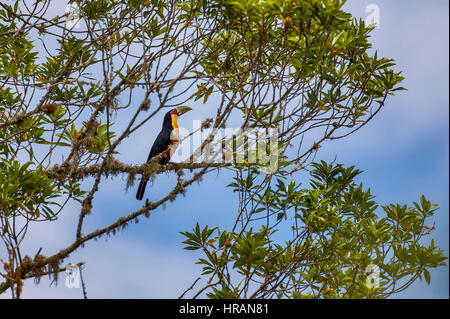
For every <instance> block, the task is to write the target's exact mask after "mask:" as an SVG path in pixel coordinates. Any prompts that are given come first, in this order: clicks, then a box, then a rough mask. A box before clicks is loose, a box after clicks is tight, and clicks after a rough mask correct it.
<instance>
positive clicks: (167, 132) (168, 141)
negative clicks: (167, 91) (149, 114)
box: [136, 105, 192, 200]
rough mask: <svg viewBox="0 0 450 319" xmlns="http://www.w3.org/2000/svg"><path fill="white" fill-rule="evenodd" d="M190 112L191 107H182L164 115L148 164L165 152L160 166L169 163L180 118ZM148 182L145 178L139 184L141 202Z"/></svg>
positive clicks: (173, 150) (137, 194) (138, 193)
mask: <svg viewBox="0 0 450 319" xmlns="http://www.w3.org/2000/svg"><path fill="white" fill-rule="evenodd" d="M190 110H192V108H190V107H189V106H185V105H182V106H178V107H176V108H173V109H171V110H170V111H169V112H167V113H166V114H165V115H164V120H163V125H162V129H161V132H159V134H158V136H157V137H156V140H155V142H154V143H153V146H152V148H151V150H150V154H148V158H147V163H148V162H149V161H150V160H151V159H152V157H154V156H157V155H159V154H161V153H163V152H164V154H162V157H161V159H160V160H159V164H161V165H165V164H167V163H168V162H169V160H170V158H171V157H172V155H173V153H174V152H175V148H176V145H174V146H172V145H173V144H175V143H177V142H178V116H180V115H183V114H184V113H186V112H189V111H190ZM147 181H148V179H144V178H143V179H142V180H141V182H140V183H139V187H138V190H137V192H136V199H138V200H141V199H142V197H143V196H144V192H145V187H146V186H147Z"/></svg>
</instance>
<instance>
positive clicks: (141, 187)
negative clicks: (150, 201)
mask: <svg viewBox="0 0 450 319" xmlns="http://www.w3.org/2000/svg"><path fill="white" fill-rule="evenodd" d="M145 186H147V181H146V180H141V182H140V183H139V187H138V190H137V192H136V199H138V200H141V199H142V198H143V197H144V192H145Z"/></svg>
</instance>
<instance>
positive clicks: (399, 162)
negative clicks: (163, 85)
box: [23, 0, 449, 298]
mask: <svg viewBox="0 0 450 319" xmlns="http://www.w3.org/2000/svg"><path fill="white" fill-rule="evenodd" d="M371 3H373V4H376V5H378V7H379V8H380V28H379V29H377V30H375V31H374V32H373V37H372V43H373V46H374V48H376V49H377V51H378V53H379V55H382V56H386V57H391V58H394V59H395V60H396V62H397V65H398V66H397V68H398V70H402V71H403V72H404V76H405V77H406V80H405V82H404V84H403V86H405V87H406V88H407V89H408V91H405V92H401V93H399V94H398V95H397V96H395V97H392V98H390V99H389V100H388V102H387V105H386V107H385V108H384V110H383V111H382V112H381V113H380V114H378V116H377V117H375V118H374V119H373V120H372V121H371V122H370V123H369V124H368V125H367V126H366V127H365V128H363V129H362V130H360V131H358V132H357V133H356V134H354V135H351V136H349V137H348V138H346V139H342V140H337V141H332V142H329V143H328V144H324V145H323V147H322V148H321V149H320V151H319V153H318V155H317V159H318V160H321V159H323V160H332V159H334V157H337V161H338V162H340V163H343V164H344V165H355V166H356V167H357V168H359V169H360V170H362V171H364V173H363V174H362V175H361V177H360V180H361V181H362V182H363V183H364V185H365V187H370V188H371V190H372V193H373V194H374V195H376V196H377V198H376V199H377V201H378V203H380V204H387V203H401V204H410V203H411V202H412V201H418V200H419V197H420V195H421V194H425V195H426V197H427V198H428V199H429V200H431V201H432V202H433V203H438V204H439V205H440V209H439V211H438V213H437V214H436V216H435V218H434V222H435V227H436V231H435V233H434V238H435V241H436V244H437V245H438V246H439V247H441V248H442V249H444V251H445V254H446V256H448V251H449V247H448V231H449V219H448V216H449V197H448V191H449V170H448V166H449V133H448V128H449V127H448V125H449V120H448V118H449V96H448V85H449V83H448V81H449V80H448V79H449V74H448V73H449V66H448V58H449V57H448V1H446V0H433V1H427V2H424V1H411V0H408V1H407V0H395V1H394V0H389V1H388V0H384V1H361V0H350V1H348V2H347V4H346V6H345V9H346V10H347V11H348V12H351V13H352V14H354V15H355V16H358V17H362V18H365V17H366V16H367V15H368V13H366V11H365V8H366V6H367V5H368V4H371ZM199 112H201V111H199ZM191 113H192V114H191V115H190V116H192V118H194V117H195V116H197V117H198V116H199V114H201V113H197V114H196V113H195V109H194V111H193V112H191ZM192 118H189V117H186V119H185V120H186V121H189V120H191V119H192ZM151 125H152V124H151V123H148V125H145V126H144V127H142V128H141V129H140V130H139V132H138V135H139V134H140V137H139V136H136V137H134V138H133V141H131V140H130V139H128V140H126V141H125V144H124V145H123V147H122V148H121V149H120V151H121V152H122V154H121V160H123V161H128V162H129V163H135V164H138V163H141V162H143V161H144V160H145V159H146V157H147V154H148V148H149V147H150V145H151V143H152V141H153V139H154V136H153V133H155V134H156V132H153V131H152V130H150V129H149V128H151V127H152V126H151ZM149 132H152V134H150V133H149ZM131 150H133V151H131ZM230 180H231V176H230V174H229V172H227V171H226V170H222V171H221V172H220V173H219V174H216V173H213V174H210V175H208V176H207V177H206V178H204V179H203V181H202V182H201V183H200V184H195V185H193V186H192V187H191V188H190V189H189V190H188V192H187V194H186V196H185V197H182V196H181V197H178V198H177V199H176V201H175V202H173V203H170V204H169V205H167V207H166V208H165V209H162V208H161V209H158V210H156V211H154V212H152V213H151V217H150V218H149V219H145V218H141V219H140V222H139V223H138V224H136V225H130V226H129V227H128V228H127V229H125V230H124V231H122V232H120V233H119V234H118V235H116V236H113V237H110V238H107V239H106V238H104V237H103V238H101V239H99V240H97V241H94V242H89V243H88V244H87V245H86V247H85V248H83V249H79V250H78V251H77V252H76V253H74V254H73V255H72V256H71V258H70V259H68V260H66V262H73V263H76V262H79V261H83V262H85V263H86V265H85V269H84V271H83V278H84V279H85V281H86V283H87V293H88V296H89V297H92V298H94V297H97V298H123V297H124V298H176V297H178V296H179V295H180V294H181V293H182V291H184V290H185V289H186V288H187V287H189V286H190V285H191V284H192V282H193V280H195V278H197V277H198V275H199V273H200V270H201V268H200V267H199V266H198V265H195V264H194V262H195V260H196V257H198V256H199V255H198V254H196V252H192V251H186V250H183V249H182V244H181V241H182V240H183V237H182V236H181V235H180V234H179V232H180V231H186V230H190V229H192V228H193V227H194V225H195V224H196V222H197V221H198V222H199V223H200V224H201V225H205V224H208V225H221V227H223V228H229V226H230V225H231V223H232V222H233V221H234V214H235V206H234V205H235V197H234V196H235V195H234V194H233V193H232V192H231V190H230V189H228V188H226V185H227V184H228V183H229V182H230ZM173 181H174V180H173V178H172V177H169V175H166V174H162V175H161V176H159V177H158V178H157V179H156V180H155V185H157V186H158V187H157V188H156V187H153V188H148V189H147V192H148V193H146V196H147V195H148V197H149V199H150V200H152V199H156V198H158V196H159V195H161V194H163V190H167V189H169V187H170V186H172V185H173ZM124 184H125V180H124V178H121V177H115V178H113V179H111V178H110V179H107V180H106V181H105V182H104V183H103V184H102V191H101V192H100V193H99V194H98V196H97V198H96V199H95V201H94V203H93V204H94V213H93V214H92V215H90V216H89V217H88V219H87V229H86V231H85V232H87V231H88V230H89V229H91V230H93V229H96V228H98V227H99V225H103V224H106V223H108V222H111V221H113V220H115V219H117V218H118V217H119V216H121V215H125V214H128V213H129V212H131V211H134V210H136V209H138V208H139V207H140V202H137V201H136V200H135V199H134V190H131V191H130V192H128V193H125V192H124ZM78 211H79V208H78V207H75V206H73V207H69V209H68V210H66V213H65V214H64V215H63V216H61V218H60V220H59V221H58V222H57V223H54V224H52V225H39V226H38V227H36V228H35V229H34V230H32V232H31V233H30V236H31V237H30V238H29V241H28V242H27V247H28V248H29V249H32V251H35V250H37V249H38V248H39V247H44V251H43V252H42V253H43V254H44V255H45V254H46V252H48V254H50V253H53V252H54V251H56V250H57V249H59V248H61V247H62V246H63V245H64V244H69V243H70V241H71V240H73V236H74V226H73V225H74V223H75V222H76V218H77V215H78ZM65 277H66V276H65V274H61V276H60V279H59V282H58V285H57V286H55V285H53V286H50V287H49V281H48V280H47V279H45V278H43V279H42V281H41V284H40V285H38V286H36V285H35V284H34V283H33V281H27V282H26V284H25V288H24V292H23V297H24V298H26V297H41V298H81V297H82V292H81V290H80V289H69V288H66V286H65V285H64V280H65ZM199 284H201V282H200V283H199ZM396 297H400V298H448V266H447V267H442V268H441V269H439V270H433V271H431V285H429V286H428V285H427V284H426V283H425V282H416V283H415V284H414V285H413V286H412V287H411V288H410V289H409V290H407V291H405V292H403V293H401V294H399V295H397V296H396Z"/></svg>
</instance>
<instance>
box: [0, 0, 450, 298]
mask: <svg viewBox="0 0 450 319" xmlns="http://www.w3.org/2000/svg"><path fill="white" fill-rule="evenodd" d="M344 3H345V1H343V0H303V1H295V0H294V1H291V0H289V1H287V0H244V1H230V0H208V1H207V0H202V1H198V0H197V1H193V0H188V1H183V0H169V1H162V0H94V1H92V0H89V1H88V0H70V1H69V4H70V5H71V6H70V10H69V11H68V12H66V13H65V14H64V13H63V12H64V10H65V8H62V7H59V6H61V4H60V3H59V2H55V1H49V0H40V1H35V2H33V3H31V2H28V1H10V2H6V3H0V59H1V62H0V167H1V171H0V221H1V226H2V231H1V238H2V242H3V244H4V254H3V253H2V255H0V257H1V258H2V259H0V261H1V262H2V263H3V270H2V271H0V274H1V275H2V278H3V281H2V282H0V293H2V292H4V291H5V290H6V289H8V288H9V289H11V291H12V294H13V296H14V297H19V296H20V293H21V290H22V285H23V280H24V279H26V278H31V277H35V278H39V277H40V276H42V275H43V274H50V275H56V274H57V273H58V272H59V271H61V270H63V269H64V268H61V267H62V263H63V261H64V259H65V258H67V257H69V256H70V254H71V253H72V252H74V251H75V250H77V249H81V247H82V246H83V245H84V244H85V243H86V242H88V241H90V240H92V239H96V238H99V237H101V236H103V235H112V234H114V233H115V232H116V231H117V230H118V229H121V228H123V227H126V226H127V225H128V224H129V223H130V222H131V221H134V220H136V219H138V218H140V217H143V216H148V214H149V212H150V211H152V210H155V209H157V208H158V207H161V206H163V205H166V204H169V203H170V202H171V201H173V200H175V199H176V197H177V196H178V195H180V194H185V193H186V192H187V191H188V189H189V186H191V185H192V184H193V183H194V182H197V181H201V178H202V176H204V175H205V174H208V173H210V172H213V171H217V170H220V169H230V170H232V171H233V172H234V173H235V176H236V177H235V180H234V181H230V185H229V187H231V188H233V190H234V191H235V192H236V194H237V199H236V200H237V202H238V206H239V209H238V211H237V212H236V214H234V216H233V218H235V220H236V222H235V227H234V228H233V229H232V230H222V229H220V227H215V226H213V227H210V226H204V227H202V228H200V226H198V227H197V228H196V229H194V230H193V232H187V231H184V232H183V234H184V235H185V236H186V237H187V238H186V241H185V243H186V245H187V246H186V248H187V249H201V250H202V251H203V252H204V254H205V258H202V259H200V260H199V263H200V264H203V265H204V269H203V274H204V275H210V279H209V281H208V284H207V285H206V286H205V287H203V288H201V289H200V290H199V292H198V293H197V294H199V293H202V292H205V293H207V295H208V296H209V297H247V298H249V297H255V298H256V297H258V298H266V297H305V296H306V297H338V298H341V297H348V298H359V297H387V296H389V295H390V294H392V293H395V292H397V291H400V290H402V289H404V288H406V287H407V286H409V284H410V283H411V282H413V281H414V280H415V279H417V278H418V277H420V278H422V277H424V278H425V280H426V281H428V282H429V280H430V279H429V278H430V275H429V271H428V269H429V268H432V267H437V266H439V265H442V264H443V262H444V260H445V257H444V256H443V254H442V252H441V251H440V250H439V249H438V248H437V247H435V246H434V243H433V242H432V241H431V243H429V244H427V245H426V246H424V244H422V242H421V239H422V238H424V237H427V236H428V235H429V234H430V233H431V231H432V228H431V227H430V226H429V225H427V224H426V222H425V221H426V219H427V218H428V217H430V216H431V215H432V214H433V213H434V211H435V210H436V206H435V205H434V204H431V203H430V202H429V201H427V200H426V198H425V197H422V198H421V199H420V201H419V203H413V206H412V207H407V206H403V205H387V206H383V207H382V210H381V212H380V213H376V209H377V205H376V203H375V202H374V201H373V196H372V195H371V193H370V190H368V189H364V188H363V187H362V185H357V184H356V183H355V181H354V178H355V177H356V176H357V175H358V174H359V173H360V172H359V171H358V170H357V169H355V168H354V167H348V168H344V167H343V166H342V165H338V164H327V163H324V162H316V159H315V157H316V154H317V152H318V150H319V148H320V147H321V146H322V145H323V144H324V142H326V141H332V140H335V139H340V138H345V137H346V136H348V135H350V134H353V133H355V132H356V131H357V130H358V129H360V128H362V127H363V126H364V125H365V124H366V123H368V122H369V121H370V120H371V119H372V118H373V117H374V116H375V115H376V114H377V113H378V112H379V111H380V110H381V109H382V108H383V106H384V105H385V103H386V101H387V98H388V97H389V96H390V95H393V94H394V93H396V92H397V91H401V90H404V88H403V87H401V82H402V80H403V77H402V76H401V72H399V71H396V70H395V63H394V61H393V60H392V59H389V58H385V57H381V56H379V54H378V53H377V52H376V51H374V50H373V49H372V47H371V44H370V42H369V37H370V32H371V31H372V30H373V26H367V25H365V23H364V21H362V20H358V19H355V18H354V17H352V16H351V15H350V14H349V13H346V12H344V11H343V9H342V7H343V5H344ZM55 12H60V14H59V15H56V14H55ZM184 104H188V105H193V104H196V105H202V108H199V109H201V110H204V112H205V113H207V114H209V115H208V116H204V115H202V113H201V112H198V114H197V116H198V118H199V119H200V120H201V125H200V127H199V128H198V129H199V130H202V131H204V132H207V134H206V135H207V136H206V138H205V139H204V140H202V142H201V145H200V146H199V147H198V149H196V150H193V152H192V154H191V156H189V158H187V159H186V161H184V162H182V163H169V164H168V165H159V164H158V163H157V162H156V161H152V162H150V163H148V164H142V165H133V164H131V163H126V162H123V161H121V160H120V153H119V151H118V147H119V146H120V145H122V144H124V143H131V142H130V141H132V139H133V136H135V133H136V131H137V130H138V129H140V128H142V127H143V126H144V125H145V124H146V123H148V121H149V120H150V119H152V118H155V117H157V118H158V117H161V116H162V114H164V113H165V112H166V111H167V110H168V108H171V107H175V106H180V105H184ZM230 126H232V127H233V128H236V129H240V130H242V131H249V130H250V131H251V130H256V129H258V130H261V129H262V130H265V131H268V130H270V129H276V135H275V136H274V137H276V139H274V140H271V142H270V143H269V141H268V140H267V141H259V143H260V145H262V148H260V149H259V150H260V152H262V149H264V150H267V149H269V148H270V149H271V150H273V149H275V150H276V152H275V153H270V154H272V155H273V154H275V155H276V156H275V164H276V165H275V166H272V167H271V170H270V171H267V170H263V169H262V168H264V167H266V168H267V165H268V164H267V162H264V163H262V162H261V161H259V162H258V161H257V160H256V161H250V160H249V154H250V156H251V154H252V152H253V151H252V150H249V148H248V147H247V146H246V145H248V139H247V140H246V139H243V140H239V139H237V140H233V141H232V143H231V144H230V143H229V141H227V140H226V139H225V138H223V137H220V136H219V138H218V137H217V136H218V132H219V131H220V130H221V129H224V128H227V127H230ZM158 129H159V128H158ZM188 137H189V136H187V137H186V138H188ZM246 141H247V142H246ZM227 143H228V144H227ZM246 143H247V144H246ZM211 145H221V146H222V149H226V146H227V145H231V149H227V152H229V154H228V155H231V160H218V159H217V158H213V159H212V160H208V155H207V154H206V153H207V152H205V150H209V149H210V147H211ZM242 145H244V150H245V151H246V157H245V158H244V159H243V160H241V161H237V160H236V158H237V157H238V156H237V155H238V154H236V153H237V149H238V148H239V147H240V146H242ZM257 153H258V152H257ZM197 154H202V155H203V156H196V155H197ZM205 154H206V155H205ZM225 155H226V154H225ZM225 155H224V156H223V158H225V157H227V156H225ZM256 155H258V154H256ZM223 158H222V159H223ZM228 159H229V158H228ZM315 162H316V163H315ZM271 163H272V162H271ZM272 164H273V163H272ZM273 168H274V169H273ZM305 170H308V171H310V172H311V184H310V186H309V187H306V188H305V187H304V186H301V185H300V183H298V182H296V181H295V180H294V179H293V178H294V176H295V175H296V174H297V173H298V172H299V171H305ZM165 171H173V172H175V174H176V178H177V182H176V185H175V186H173V187H172V188H171V189H167V191H166V194H165V195H164V196H162V197H161V198H160V199H159V200H155V201H148V200H147V201H146V202H145V203H144V204H143V205H142V207H141V208H140V209H138V210H136V211H130V212H129V214H128V215H125V216H122V217H120V218H118V219H117V220H116V221H115V222H113V223H111V224H108V225H101V226H100V227H99V228H98V229H97V230H96V231H93V232H88V233H84V232H83V230H84V226H85V223H86V218H87V216H88V215H89V214H93V213H95V212H99V211H101V209H102V207H94V206H93V204H92V203H93V199H94V197H95V196H96V195H97V194H98V192H99V185H101V184H102V183H105V182H106V180H105V178H106V177H107V176H115V175H118V174H125V175H126V176H128V184H127V187H130V186H132V185H133V183H134V181H135V179H136V178H139V177H140V175H143V176H147V177H148V176H154V175H157V174H160V173H162V172H165ZM86 180H90V181H91V183H90V184H86V183H84V181H86ZM70 202H76V203H78V207H79V217H78V223H77V224H76V225H74V233H75V239H74V241H73V242H72V243H71V244H70V245H68V246H67V247H61V249H60V250H59V251H55V252H54V253H53V254H52V255H49V256H44V255H42V254H41V252H40V251H38V252H30V251H27V252H24V251H22V247H21V244H22V241H23V239H24V238H25V237H26V235H27V231H28V229H29V228H30V227H33V225H34V223H36V222H42V221H45V222H49V223H50V222H52V221H54V220H55V219H56V218H57V217H58V215H60V214H64V213H65V208H66V207H67V203H70ZM379 214H381V215H379ZM289 221H292V225H291V228H292V229H291V232H292V238H291V239H287V240H286V241H284V242H279V241H278V242H277V241H275V240H274V239H272V234H273V233H274V232H275V231H276V230H277V227H281V225H284V224H286V223H289ZM180 231H181V230H180ZM3 258H4V259H3ZM369 265H375V266H376V267H378V271H379V274H380V281H379V285H378V287H377V288H373V287H372V285H371V284H369V285H367V283H366V281H365V278H366V277H367V276H368V275H367V273H365V272H366V268H367V267H368V266H369ZM372 268H373V267H372ZM372 270H373V269H372ZM234 276H237V279H236V281H235V279H234ZM404 278H406V279H407V281H406V283H402V284H398V282H399V281H400V280H402V279H404Z"/></svg>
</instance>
